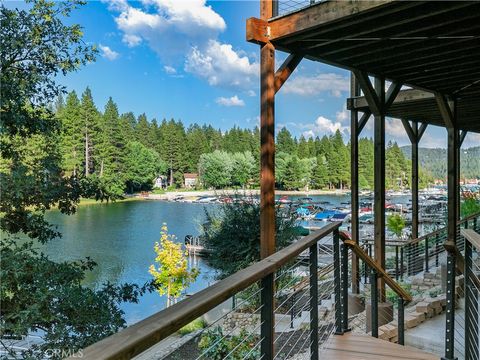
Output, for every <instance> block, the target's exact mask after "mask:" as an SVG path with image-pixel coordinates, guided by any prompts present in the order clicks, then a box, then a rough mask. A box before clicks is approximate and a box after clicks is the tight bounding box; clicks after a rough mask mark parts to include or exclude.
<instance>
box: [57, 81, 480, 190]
mask: <svg viewBox="0 0 480 360" xmlns="http://www.w3.org/2000/svg"><path fill="white" fill-rule="evenodd" d="M54 111H55V113H56V116H57V117H58V119H59V120H60V123H61V124H62V131H61V141H60V153H61V157H62V167H63V171H64V172H65V174H67V175H74V176H77V177H82V178H88V177H90V179H91V180H92V181H94V182H98V183H100V184H101V188H102V189H104V191H105V192H106V193H107V194H109V195H111V196H112V197H115V196H121V195H122V194H124V193H125V192H127V193H133V192H136V191H143V190H150V189H151V188H152V185H153V181H154V179H155V178H156V177H158V176H165V177H166V179H167V182H168V184H169V186H170V187H171V188H177V187H181V186H182V185H183V174H184V173H199V175H200V183H199V186H201V187H204V188H215V189H222V188H246V187H249V188H255V187H257V186H258V183H259V178H258V174H259V148H260V141H259V139H260V131H259V129H258V127H255V128H254V129H242V128H240V127H237V126H234V127H233V128H231V129H230V130H227V131H221V130H220V129H215V128H214V127H213V126H212V125H206V124H203V125H199V124H196V123H193V124H191V125H189V126H188V127H186V126H185V125H184V124H183V122H182V121H181V120H175V119H170V120H167V119H162V120H161V121H158V120H157V119H154V118H153V119H148V118H147V116H146V115H145V114H140V115H139V116H136V115H135V114H133V113H132V112H127V113H123V114H120V113H119V111H118V106H117V104H116V103H115V102H114V100H113V99H112V98H110V99H109V100H108V101H107V103H106V105H105V106H104V107H103V108H102V107H99V106H97V105H96V104H95V103H94V100H93V96H92V92H91V90H90V89H89V88H87V89H85V91H84V92H83V93H82V94H80V95H79V94H77V93H76V92H75V91H72V92H70V93H68V95H67V96H66V98H65V99H64V98H63V97H59V98H58V100H57V103H56V104H55V106H54ZM349 147H350V144H349V143H348V142H347V143H346V142H345V140H344V138H343V137H342V134H341V133H340V131H337V132H336V133H334V134H331V135H329V136H328V135H324V136H323V137H316V138H308V139H307V138H305V137H304V136H303V135H302V136H300V138H298V139H297V138H296V137H294V136H293V135H292V134H291V133H290V131H289V130H288V129H286V128H282V129H281V130H280V131H279V132H278V134H277V139H276V179H277V188H279V189H285V190H298V189H345V188H349V186H350V149H349ZM373 148H374V145H373V141H372V139H369V138H362V139H360V141H359V171H360V174H359V180H360V188H361V189H365V190H371V189H373V173H374V170H373ZM422 151H423V149H422ZM422 151H421V152H422ZM441 159H442V158H441V157H440V159H439V160H438V161H437V162H440V163H441V162H442V161H441ZM386 162H387V168H386V173H387V184H386V185H387V188H389V189H403V188H409V186H410V168H411V164H410V160H409V157H408V153H407V152H406V151H405V149H404V148H400V147H399V146H398V145H397V144H396V143H395V142H389V143H388V144H387V149H386ZM429 162H430V164H434V163H436V162H433V161H427V162H426V163H425V161H423V162H422V163H421V165H422V166H421V177H420V185H421V186H422V187H425V186H428V185H429V184H432V183H433V180H434V179H435V178H439V175H441V172H439V171H436V168H435V167H432V166H430V167H428V166H427V165H426V164H427V163H429ZM438 166H440V165H438ZM469 171H470V170H469ZM472 171H475V170H472ZM472 171H470V172H472ZM477 173H478V171H477ZM440 178H442V177H440Z"/></svg>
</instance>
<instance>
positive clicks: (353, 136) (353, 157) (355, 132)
mask: <svg viewBox="0 0 480 360" xmlns="http://www.w3.org/2000/svg"><path fill="white" fill-rule="evenodd" d="M350 84H351V87H350V96H351V97H354V96H360V86H359V85H358V82H357V80H356V78H355V75H354V74H353V73H351V75H350ZM350 120H351V121H350V146H351V149H350V175H351V184H352V185H351V207H352V220H351V226H352V239H353V241H355V242H356V243H357V244H358V242H359V240H360V232H359V223H358V215H359V200H358V193H359V189H358V136H359V135H360V134H359V125H358V110H356V109H353V110H351V112H350ZM358 263H359V261H358V257H357V256H356V255H355V254H352V293H354V294H358V293H359V284H360V277H359V274H360V271H359V264H358Z"/></svg>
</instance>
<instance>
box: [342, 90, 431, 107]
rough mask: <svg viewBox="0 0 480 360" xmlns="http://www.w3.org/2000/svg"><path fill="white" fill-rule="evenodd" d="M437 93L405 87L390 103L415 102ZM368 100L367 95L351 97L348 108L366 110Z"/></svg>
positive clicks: (429, 97)
mask: <svg viewBox="0 0 480 360" xmlns="http://www.w3.org/2000/svg"><path fill="white" fill-rule="evenodd" d="M434 98H435V95H434V94H432V93H429V92H427V91H423V90H417V89H405V90H400V91H399V92H398V95H397V96H396V97H395V100H394V101H393V102H392V103H391V104H390V106H391V105H393V104H399V103H405V102H414V101H421V100H425V99H432V100H433V99H434ZM368 104H369V103H368V101H367V99H366V97H363V96H362V97H357V98H350V99H348V101H347V109H348V110H353V109H356V110H360V111H364V110H365V109H368V106H369V105H368Z"/></svg>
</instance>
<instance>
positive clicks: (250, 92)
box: [247, 90, 257, 97]
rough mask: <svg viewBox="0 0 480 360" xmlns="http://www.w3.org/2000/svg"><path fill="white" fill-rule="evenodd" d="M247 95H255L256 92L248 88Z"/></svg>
mask: <svg viewBox="0 0 480 360" xmlns="http://www.w3.org/2000/svg"><path fill="white" fill-rule="evenodd" d="M247 95H248V96H250V97H253V96H256V95H257V94H256V93H255V91H253V90H248V91H247Z"/></svg>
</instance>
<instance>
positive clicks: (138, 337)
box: [69, 222, 341, 360]
mask: <svg viewBox="0 0 480 360" xmlns="http://www.w3.org/2000/svg"><path fill="white" fill-rule="evenodd" d="M340 225H341V222H334V223H331V224H328V225H326V226H325V227H323V228H321V229H320V230H318V231H316V232H314V233H312V234H310V235H308V236H305V237H304V238H302V239H300V240H299V241H297V242H295V243H293V244H291V245H290V246H288V247H286V248H284V249H281V250H279V251H278V252H276V253H274V254H273V255H271V256H269V257H267V258H265V259H263V260H261V261H259V262H257V263H255V264H252V265H250V266H249V267H247V268H245V269H243V270H240V271H238V272H236V273H235V274H233V275H231V276H229V277H227V278H225V279H223V280H221V281H219V282H217V283H215V284H214V285H212V286H209V287H207V288H206V289H203V290H201V291H199V292H198V293H196V294H194V295H192V296H190V297H188V298H186V299H184V300H182V301H180V302H178V303H177V304H174V305H172V306H170V307H169V308H167V309H165V310H162V311H160V312H157V313H156V314H154V315H152V316H150V317H148V318H146V319H144V320H142V321H139V322H138V323H136V324H133V325H131V326H129V327H127V328H126V329H123V330H121V331H120V332H118V333H116V334H113V335H111V336H109V337H107V338H105V339H103V340H101V341H99V342H97V343H95V344H93V345H90V346H89V347H87V348H85V349H84V350H83V351H82V356H81V358H82V359H88V360H100V359H105V360H106V359H130V358H132V357H133V356H135V355H138V354H140V353H142V352H143V351H145V350H147V349H148V348H150V347H151V346H153V345H155V344H156V343H158V342H159V341H161V340H163V339H165V338H166V337H168V336H170V335H171V334H173V333H174V332H175V331H177V330H179V329H180V328H182V327H183V326H185V325H187V324H188V323H190V322H191V321H193V320H195V319H197V318H198V317H200V316H202V315H203V314H205V313H206V312H208V311H210V310H211V309H213V308H214V307H216V306H217V305H219V304H221V303H222V302H224V301H226V300H227V299H229V298H231V297H232V296H233V295H234V294H236V293H238V292H240V291H242V290H244V289H246V288H247V287H249V286H250V285H252V284H254V283H256V282H257V281H259V280H261V279H263V278H264V277H266V276H267V275H270V274H273V273H274V272H275V271H277V270H278V269H279V268H280V267H282V266H283V265H285V264H286V263H288V262H289V261H290V260H292V259H294V258H296V257H297V256H298V255H300V253H301V252H302V251H304V250H306V249H308V248H309V247H310V246H312V245H314V244H315V243H317V242H318V241H319V240H320V239H322V238H324V237H325V236H327V235H328V234H330V233H332V232H333V231H335V230H338V228H339V227H340ZM78 357H79V354H76V355H74V356H72V357H71V358H69V359H72V360H73V359H77V358H78Z"/></svg>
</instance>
